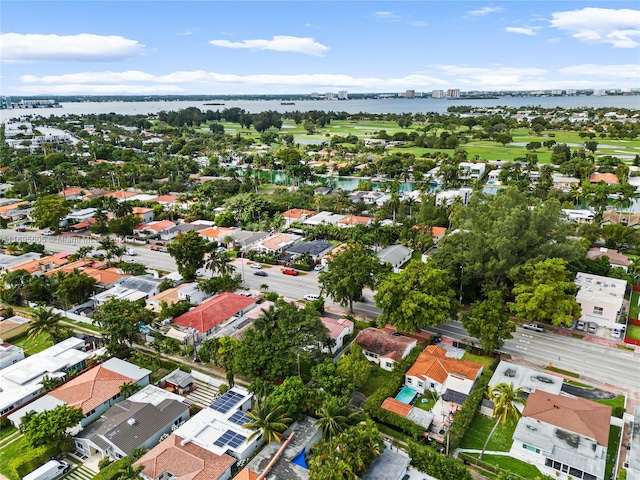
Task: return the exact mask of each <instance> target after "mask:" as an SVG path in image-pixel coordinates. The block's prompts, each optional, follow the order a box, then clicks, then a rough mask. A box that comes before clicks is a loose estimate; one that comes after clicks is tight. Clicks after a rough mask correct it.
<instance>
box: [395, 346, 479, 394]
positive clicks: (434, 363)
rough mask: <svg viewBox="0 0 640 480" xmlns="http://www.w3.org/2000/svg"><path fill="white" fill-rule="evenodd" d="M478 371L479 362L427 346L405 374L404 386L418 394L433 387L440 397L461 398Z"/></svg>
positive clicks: (476, 376)
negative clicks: (455, 356) (451, 355)
mask: <svg viewBox="0 0 640 480" xmlns="http://www.w3.org/2000/svg"><path fill="white" fill-rule="evenodd" d="M481 373H482V365H480V364H478V363H474V362H469V361H466V360H458V359H456V358H450V357H448V356H447V350H445V349H444V348H442V347H441V346H439V345H429V346H428V347H427V348H425V349H424V350H423V351H422V352H421V353H420V355H419V356H418V358H417V359H416V362H415V363H414V364H413V365H412V366H411V368H409V370H408V371H407V373H406V374H405V385H406V386H407V387H409V388H413V389H414V390H417V391H418V392H420V393H425V392H426V391H427V390H434V391H435V392H436V393H438V395H440V396H442V397H446V396H452V395H453V393H454V392H455V393H459V394H462V395H463V396H464V398H463V399H462V400H463V401H464V399H466V397H467V395H469V392H471V389H472V388H473V386H474V385H475V383H476V380H477V379H478V377H480V374H481ZM447 392H449V395H447ZM456 403H459V404H461V403H462V402H456Z"/></svg>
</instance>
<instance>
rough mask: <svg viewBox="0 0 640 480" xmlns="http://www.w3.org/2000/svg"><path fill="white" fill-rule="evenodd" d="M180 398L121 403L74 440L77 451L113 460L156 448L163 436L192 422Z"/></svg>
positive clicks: (186, 406) (129, 400)
mask: <svg viewBox="0 0 640 480" xmlns="http://www.w3.org/2000/svg"><path fill="white" fill-rule="evenodd" d="M178 398H179V399H173V398H166V399H164V400H162V401H161V402H160V403H158V404H153V403H149V402H137V401H134V400H132V399H127V400H123V401H121V402H118V403H116V404H115V405H113V406H112V407H110V408H109V409H108V410H107V411H105V412H104V413H103V414H102V415H101V416H100V418H99V419H98V420H96V421H95V422H93V423H92V424H91V425H88V426H86V427H85V428H84V429H83V430H82V431H81V432H80V433H78V434H76V435H74V436H73V441H74V444H75V447H76V448H77V449H78V450H79V451H80V452H83V453H84V454H85V455H95V454H96V453H99V454H100V455H101V457H102V458H105V457H108V458H111V459H113V460H117V459H119V458H122V457H126V456H129V455H131V454H132V453H133V452H134V450H137V449H140V448H144V449H149V448H153V447H155V446H156V445H157V444H158V442H159V441H160V437H162V435H164V434H165V433H170V432H171V430H172V428H175V427H177V426H178V425H180V424H182V423H183V422H185V421H186V420H188V419H189V405H187V404H186V403H183V401H182V400H183V398H182V397H178Z"/></svg>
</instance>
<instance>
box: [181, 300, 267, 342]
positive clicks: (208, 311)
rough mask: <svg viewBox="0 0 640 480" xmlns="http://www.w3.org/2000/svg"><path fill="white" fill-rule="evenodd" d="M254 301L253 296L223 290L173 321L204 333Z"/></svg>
mask: <svg viewBox="0 0 640 480" xmlns="http://www.w3.org/2000/svg"><path fill="white" fill-rule="evenodd" d="M255 302H256V299H255V298H249V297H243V296H242V295H237V294H235V293H231V292H224V293H221V294H220V295H218V296H215V297H213V298H211V299H209V300H207V301H206V302H204V303H201V304H200V305H198V306H197V307H196V308H194V309H193V310H190V311H188V312H187V313H183V314H182V315H180V316H179V317H178V318H176V319H175V320H174V321H173V323H176V324H178V325H182V326H183V327H193V328H195V329H196V330H198V331H199V332H201V333H204V332H207V331H208V330H211V329H212V328H213V327H216V326H218V325H220V324H221V323H222V322H224V321H225V320H227V319H229V318H231V317H232V316H234V315H235V314H237V313H238V312H240V311H242V310H244V309H245V308H247V307H248V306H249V305H251V304H253V303H255Z"/></svg>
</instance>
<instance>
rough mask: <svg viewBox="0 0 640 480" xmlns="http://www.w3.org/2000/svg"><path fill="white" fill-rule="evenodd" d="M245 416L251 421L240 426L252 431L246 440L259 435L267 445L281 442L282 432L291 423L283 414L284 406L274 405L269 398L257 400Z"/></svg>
mask: <svg viewBox="0 0 640 480" xmlns="http://www.w3.org/2000/svg"><path fill="white" fill-rule="evenodd" d="M246 416H247V417H248V418H249V419H251V421H250V422H247V423H245V424H243V425H242V426H243V427H244V428H248V429H249V430H253V431H254V432H253V433H252V434H251V435H250V436H249V438H248V440H251V439H252V438H254V437H256V436H258V435H261V436H262V438H264V439H265V441H266V442H267V443H271V442H279V441H281V440H282V432H284V431H285V430H286V429H287V426H288V425H289V424H290V423H291V421H292V420H291V418H289V417H288V416H287V414H286V413H285V411H284V406H282V405H280V404H278V403H276V402H275V401H274V400H273V399H272V398H271V397H266V398H263V399H262V400H258V401H257V402H256V405H255V407H254V408H253V410H251V411H249V412H247V413H246Z"/></svg>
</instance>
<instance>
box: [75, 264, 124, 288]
mask: <svg viewBox="0 0 640 480" xmlns="http://www.w3.org/2000/svg"><path fill="white" fill-rule="evenodd" d="M82 271H83V272H84V273H85V274H87V275H89V276H90V277H92V278H94V279H95V281H96V283H98V284H100V285H113V284H114V283H116V282H117V281H118V280H120V279H121V278H124V277H130V276H131V275H130V274H128V273H118V272H117V269H115V268H108V269H106V270H101V269H99V268H94V267H87V268H85V269H84V270H82Z"/></svg>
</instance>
